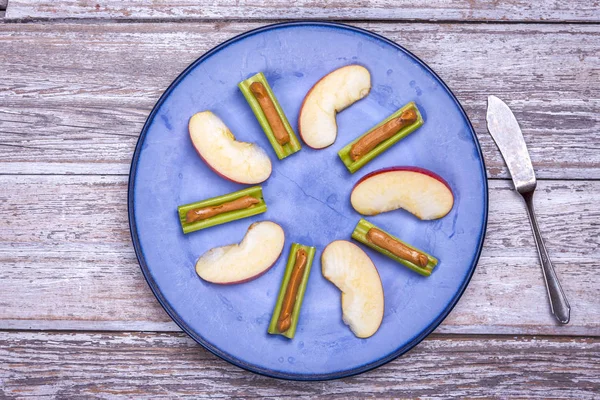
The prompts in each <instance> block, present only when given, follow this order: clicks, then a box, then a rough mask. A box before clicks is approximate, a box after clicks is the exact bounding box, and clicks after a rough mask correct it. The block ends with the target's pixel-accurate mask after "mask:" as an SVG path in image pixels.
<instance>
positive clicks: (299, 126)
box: [298, 64, 371, 150]
mask: <svg viewBox="0 0 600 400" xmlns="http://www.w3.org/2000/svg"><path fill="white" fill-rule="evenodd" d="M351 65H360V64H351ZM347 66H349V65H346V67H347ZM361 67H363V65H361ZM340 68H344V67H340ZM340 68H336V69H334V70H333V71H331V72H329V73H328V74H326V75H325V76H323V77H322V78H321V79H319V80H318V81H317V82H316V83H315V84H314V85H312V87H311V88H310V90H309V91H308V93H306V96H304V100H302V105H301V106H300V112H299V113H298V134H299V135H300V137H301V138H302V141H303V142H304V144H305V145H306V146H307V147H309V148H311V149H313V150H322V149H326V148H327V147H330V146H332V145H333V143H332V144H330V145H329V146H326V147H312V146H311V145H309V144H308V143H306V141H305V140H304V136H302V125H301V124H300V116H301V115H302V110H303V109H304V103H306V99H308V96H309V95H310V94H311V92H312V91H313V89H314V88H315V87H316V86H317V85H318V84H319V83H321V81H322V80H323V79H325V78H327V77H328V76H329V75H330V74H332V73H334V72H335V71H337V70H338V69H340ZM365 68H366V67H365ZM370 92H371V88H369V93H370ZM367 94H368V93H367ZM365 97H367V95H365ZM340 111H342V110H340ZM337 127H338V126H337V120H336V121H335V129H336V130H337Z"/></svg>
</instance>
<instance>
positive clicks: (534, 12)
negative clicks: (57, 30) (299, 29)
mask: <svg viewBox="0 0 600 400" xmlns="http://www.w3.org/2000/svg"><path fill="white" fill-rule="evenodd" d="M8 11H9V14H8V15H9V18H13V19H31V18H51V19H55V18H107V19H127V20H131V19H138V18H140V19H167V20H180V19H201V20H207V19H244V20H247V19H327V18H330V19H336V20H369V19H370V20H433V21H447V20H451V21H455V20H457V21H499V20H501V21H599V20H600V11H599V9H598V5H597V4H596V3H595V2H589V1H584V0H576V1H571V2H556V1H551V0H543V1H537V2H535V4H532V3H530V2H523V1H518V0H510V1H504V2H497V1H489V0H488V1H469V0H458V1H453V2H452V3H448V2H447V1H444V0H432V1H424V0H421V1H407V0H376V1H366V2H365V1H362V2H354V1H350V0H337V1H333V2H314V1H311V0H300V1H294V2H293V3H290V2H288V1H283V0H241V1H240V0H235V1H234V0H217V1H211V2H210V4H207V3H206V2H201V3H198V2H197V1H193V0H180V1H178V2H176V3H175V4H173V2H170V3H165V2H157V1H150V0H126V1H120V0H102V1H100V0H63V1H61V2H60V3H56V2H54V1H49V0H47V1H40V0H11V3H10V8H9V10H8Z"/></svg>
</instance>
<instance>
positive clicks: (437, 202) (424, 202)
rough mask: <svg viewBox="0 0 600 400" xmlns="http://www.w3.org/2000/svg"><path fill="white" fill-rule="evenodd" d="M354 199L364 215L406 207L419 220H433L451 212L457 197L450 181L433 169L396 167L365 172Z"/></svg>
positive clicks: (357, 185) (357, 184)
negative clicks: (447, 181) (432, 170)
mask: <svg viewBox="0 0 600 400" xmlns="http://www.w3.org/2000/svg"><path fill="white" fill-rule="evenodd" d="M350 202H351V203H352V207H354V209H355V210H356V211H358V212H359V213H361V214H363V215H377V214H379V213H382V212H386V211H392V210H397V209H399V208H402V209H404V210H406V211H408V212H410V213H411V214H414V215H415V216H416V217H417V218H419V219H422V220H430V219H438V218H442V217H443V216H445V215H446V214H448V213H449V212H450V210H452V206H453V205H454V196H453V194H452V190H451V189H450V186H449V185H448V183H446V181H445V180H444V179H442V178H441V177H440V176H439V175H437V174H435V173H433V172H431V171H428V170H426V169H423V168H417V167H392V168H386V169H380V170H378V171H375V172H371V173H370V174H367V175H365V176H364V177H363V178H362V179H361V180H359V181H358V182H357V183H356V185H355V186H354V188H353V189H352V194H351V195H350Z"/></svg>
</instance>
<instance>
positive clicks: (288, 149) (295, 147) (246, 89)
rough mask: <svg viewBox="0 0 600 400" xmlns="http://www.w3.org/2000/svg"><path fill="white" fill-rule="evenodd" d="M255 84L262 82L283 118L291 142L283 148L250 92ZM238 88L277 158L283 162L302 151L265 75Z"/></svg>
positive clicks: (260, 75)
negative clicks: (251, 86)
mask: <svg viewBox="0 0 600 400" xmlns="http://www.w3.org/2000/svg"><path fill="white" fill-rule="evenodd" d="M254 82H260V83H262V84H263V86H264V87H265V89H266V90H267V92H268V93H269V97H270V98H271V101H272V102H273V104H274V105H275V108H276V109H277V114H279V118H281V121H282V122H283V125H284V126H285V130H286V131H287V133H288V134H289V135H290V141H289V142H288V143H286V144H285V145H283V146H282V145H280V144H279V143H278V142H277V139H275V136H274V135H273V130H272V129H271V126H270V125H269V122H268V121H267V117H265V114H264V113H263V110H262V108H261V107H260V104H259V103H258V100H256V98H255V97H254V94H253V93H252V91H251V90H250V85H252V84H253V83H254ZM238 87H239V88H240V90H241V91H242V93H243V94H244V97H245V98H246V101H248V104H249V105H250V108H252V112H254V115H255V116H256V119H257V120H258V123H259V124H260V126H261V127H262V128H263V131H264V132H265V135H266V136H267V138H268V139H269V142H271V146H273V150H275V154H277V157H278V158H279V159H280V160H281V159H284V158H286V157H287V156H290V155H292V154H294V153H296V152H297V151H300V149H301V148H302V146H301V145H300V141H299V140H298V138H297V137H296V134H295V133H294V130H293V129H292V126H291V125H290V123H289V121H288V120H287V118H286V116H285V114H284V112H283V109H282V108H281V106H280V105H279V102H278V101H277V98H275V94H274V93H273V90H272V89H271V86H269V82H267V78H265V76H264V75H263V73H262V72H259V73H258V74H256V75H254V76H251V77H250V78H248V79H246V80H245V81H243V82H240V83H239V84H238Z"/></svg>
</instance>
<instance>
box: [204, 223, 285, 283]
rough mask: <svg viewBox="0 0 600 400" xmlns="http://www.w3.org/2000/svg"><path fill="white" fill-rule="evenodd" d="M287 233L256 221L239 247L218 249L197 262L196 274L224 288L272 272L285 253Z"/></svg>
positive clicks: (272, 225) (208, 252)
mask: <svg viewBox="0 0 600 400" xmlns="http://www.w3.org/2000/svg"><path fill="white" fill-rule="evenodd" d="M284 242H285V234H284V232H283V229H282V228H281V226H279V225H277V224H276V223H274V222H271V221H262V222H256V223H254V224H252V225H250V227H249V228H248V231H247V232H246V236H244V239H242V241H241V242H240V243H239V244H230V245H228V246H222V247H215V248H212V249H210V250H208V251H207V252H206V253H204V254H203V255H202V256H200V258H199V259H198V261H197V262H196V273H197V274H198V276H200V278H202V279H204V280H205V281H207V282H212V283H218V284H222V285H227V284H234V283H243V282H247V281H250V280H252V279H256V278H258V277H259V276H261V275H262V274H264V273H265V272H267V271H268V270H269V268H271V267H272V266H273V264H275V261H277V259H278V258H279V255H280V254H281V251H282V250H283V244H284Z"/></svg>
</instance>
